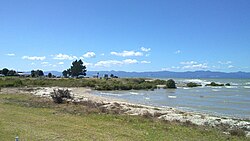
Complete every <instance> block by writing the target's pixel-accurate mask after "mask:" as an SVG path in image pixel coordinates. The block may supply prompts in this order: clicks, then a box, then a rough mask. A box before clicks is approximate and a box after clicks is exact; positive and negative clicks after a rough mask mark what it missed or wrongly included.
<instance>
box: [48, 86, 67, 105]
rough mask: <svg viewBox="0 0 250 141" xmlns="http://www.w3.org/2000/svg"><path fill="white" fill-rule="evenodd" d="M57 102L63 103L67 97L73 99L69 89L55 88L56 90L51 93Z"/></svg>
mask: <svg viewBox="0 0 250 141" xmlns="http://www.w3.org/2000/svg"><path fill="white" fill-rule="evenodd" d="M50 96H51V97H52V99H53V101H54V102H55V103H58V104H60V103H63V101H64V100H65V99H71V95H70V92H69V90H68V89H66V90H64V89H57V90H55V89H54V92H52V93H51V95H50Z"/></svg>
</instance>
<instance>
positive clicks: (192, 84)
mask: <svg viewBox="0 0 250 141" xmlns="http://www.w3.org/2000/svg"><path fill="white" fill-rule="evenodd" d="M198 86H202V85H200V84H197V83H194V82H189V83H187V87H198Z"/></svg>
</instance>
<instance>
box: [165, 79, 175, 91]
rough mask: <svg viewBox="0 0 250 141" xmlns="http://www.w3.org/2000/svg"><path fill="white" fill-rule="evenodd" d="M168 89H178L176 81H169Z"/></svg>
mask: <svg viewBox="0 0 250 141" xmlns="http://www.w3.org/2000/svg"><path fill="white" fill-rule="evenodd" d="M166 88H169V89H176V85H175V81H174V80H173V79H169V80H168V81H167V82H166Z"/></svg>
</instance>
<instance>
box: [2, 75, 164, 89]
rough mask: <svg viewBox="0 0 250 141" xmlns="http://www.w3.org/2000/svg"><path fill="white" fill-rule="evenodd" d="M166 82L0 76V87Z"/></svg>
mask: <svg viewBox="0 0 250 141" xmlns="http://www.w3.org/2000/svg"><path fill="white" fill-rule="evenodd" d="M164 83H166V81H165V80H156V81H152V82H148V81H145V79H143V78H113V79H108V80H106V79H93V78H83V79H74V78H61V79H53V78H52V79H49V78H19V77H3V78H0V87H22V86H39V87H40V86H42V87H43V86H48V87H51V86H59V87H91V88H93V89H96V90H131V89H135V90H141V89H145V90H152V89H155V88H156V86H157V85H158V84H164Z"/></svg>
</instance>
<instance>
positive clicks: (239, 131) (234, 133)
mask: <svg viewBox="0 0 250 141" xmlns="http://www.w3.org/2000/svg"><path fill="white" fill-rule="evenodd" d="M229 133H230V134H231V135H232V136H238V137H245V136H246V133H245V131H244V130H243V129H232V130H230V131H229Z"/></svg>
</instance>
